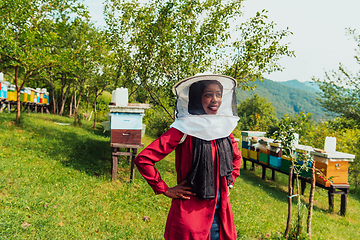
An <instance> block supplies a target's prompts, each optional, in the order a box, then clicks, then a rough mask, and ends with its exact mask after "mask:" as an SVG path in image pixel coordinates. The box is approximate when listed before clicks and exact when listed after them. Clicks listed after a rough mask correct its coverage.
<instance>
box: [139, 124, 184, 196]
mask: <svg viewBox="0 0 360 240" xmlns="http://www.w3.org/2000/svg"><path fill="white" fill-rule="evenodd" d="M183 135H184V134H183V133H182V132H180V131H179V130H177V129H175V128H170V129H169V130H168V131H167V132H166V133H164V134H163V135H161V136H160V137H159V138H158V139H156V140H155V141H154V142H152V143H151V144H150V145H149V146H147V147H146V148H145V149H144V150H142V151H141V152H140V153H139V154H138V155H137V157H136V158H135V164H136V166H137V168H138V170H139V172H140V174H141V175H142V176H143V177H144V178H145V179H146V181H147V182H148V183H149V185H150V186H151V187H152V189H153V190H154V192H155V194H160V193H164V192H166V191H167V190H168V188H169V187H168V186H167V184H166V183H165V182H164V181H163V180H162V179H161V176H160V173H159V171H158V170H157V169H156V168H155V163H156V162H158V161H160V160H162V159H163V158H164V157H165V156H166V155H168V154H169V153H171V152H172V151H173V150H174V149H175V148H176V147H177V146H178V144H179V142H180V140H181V138H182V136H183Z"/></svg>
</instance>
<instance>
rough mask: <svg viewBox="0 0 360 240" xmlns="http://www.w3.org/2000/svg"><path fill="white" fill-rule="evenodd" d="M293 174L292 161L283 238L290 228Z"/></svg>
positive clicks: (286, 235) (292, 163)
mask: <svg viewBox="0 0 360 240" xmlns="http://www.w3.org/2000/svg"><path fill="white" fill-rule="evenodd" d="M293 172H294V161H291V168H290V172H289V185H288V188H289V196H288V217H287V222H286V229H285V233H284V238H287V237H288V235H289V231H290V227H291V207H292V200H291V198H292V195H293V187H292V186H293V183H292V181H293Z"/></svg>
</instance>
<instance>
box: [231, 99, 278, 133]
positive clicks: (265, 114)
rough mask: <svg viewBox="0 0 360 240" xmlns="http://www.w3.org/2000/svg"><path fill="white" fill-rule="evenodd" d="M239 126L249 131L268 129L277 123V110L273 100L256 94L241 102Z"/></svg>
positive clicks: (238, 108)
mask: <svg viewBox="0 0 360 240" xmlns="http://www.w3.org/2000/svg"><path fill="white" fill-rule="evenodd" d="M237 110H238V114H239V117H240V120H239V123H238V127H239V128H240V129H241V130H247V131H266V130H267V128H268V126H273V125H275V124H276V123H277V118H276V111H275V108H274V107H273V105H272V103H271V102H268V101H267V100H266V98H262V97H260V96H259V95H258V94H255V95H254V96H253V97H251V98H248V99H246V100H245V101H243V102H241V103H240V104H239V105H238V107H237Z"/></svg>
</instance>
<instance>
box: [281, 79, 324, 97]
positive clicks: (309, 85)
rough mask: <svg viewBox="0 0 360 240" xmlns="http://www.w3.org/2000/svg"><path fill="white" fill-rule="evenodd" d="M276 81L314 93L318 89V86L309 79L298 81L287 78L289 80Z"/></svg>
mask: <svg viewBox="0 0 360 240" xmlns="http://www.w3.org/2000/svg"><path fill="white" fill-rule="evenodd" d="M278 83H281V84H283V85H286V86H288V87H292V88H296V89H301V90H304V91H306V92H311V93H315V94H316V92H318V91H320V89H319V88H318V86H317V85H316V84H315V83H314V82H311V81H307V82H299V81H298V80H296V79H293V80H289V81H285V82H278Z"/></svg>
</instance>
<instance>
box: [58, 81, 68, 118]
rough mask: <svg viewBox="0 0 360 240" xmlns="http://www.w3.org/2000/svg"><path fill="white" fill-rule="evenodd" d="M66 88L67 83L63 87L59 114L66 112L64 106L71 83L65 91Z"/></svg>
mask: <svg viewBox="0 0 360 240" xmlns="http://www.w3.org/2000/svg"><path fill="white" fill-rule="evenodd" d="M64 88H65V84H64V85H63V86H62V87H61V108H60V112H59V115H60V116H62V115H63V113H64V108H65V102H66V98H67V95H68V92H69V90H70V84H69V85H68V87H67V88H66V90H65V93H64V92H63V91H64Z"/></svg>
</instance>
